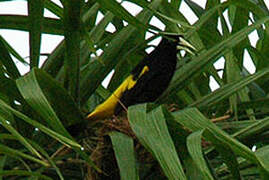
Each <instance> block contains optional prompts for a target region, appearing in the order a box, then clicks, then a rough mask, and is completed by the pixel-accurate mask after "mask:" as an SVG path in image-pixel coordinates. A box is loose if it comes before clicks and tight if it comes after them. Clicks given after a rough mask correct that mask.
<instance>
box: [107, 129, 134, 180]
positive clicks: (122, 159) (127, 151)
mask: <svg viewBox="0 0 269 180" xmlns="http://www.w3.org/2000/svg"><path fill="white" fill-rule="evenodd" d="M109 136H110V138H111V141H112V145H113V149H114V152H115V155H116V159H117V162H118V166H119V169H120V176H121V179H122V180H124V179H129V180H137V179H139V176H138V173H137V170H136V162H135V152H134V142H133V140H132V138H130V137H128V136H126V135H124V134H122V133H119V132H112V133H110V134H109Z"/></svg>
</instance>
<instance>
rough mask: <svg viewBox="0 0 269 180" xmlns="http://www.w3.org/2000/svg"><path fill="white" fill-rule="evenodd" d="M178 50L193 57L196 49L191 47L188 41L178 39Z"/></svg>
mask: <svg viewBox="0 0 269 180" xmlns="http://www.w3.org/2000/svg"><path fill="white" fill-rule="evenodd" d="M177 49H178V50H185V51H186V52H188V53H190V54H192V55H195V52H194V51H196V49H195V47H194V46H193V45H191V44H190V43H189V42H188V41H186V40H185V39H183V38H182V37H180V38H179V45H178V46H177Z"/></svg>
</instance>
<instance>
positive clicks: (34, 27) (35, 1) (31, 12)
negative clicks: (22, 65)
mask: <svg viewBox="0 0 269 180" xmlns="http://www.w3.org/2000/svg"><path fill="white" fill-rule="evenodd" d="M27 5H28V18H29V22H30V23H29V25H30V29H29V35H30V36H29V38H30V41H29V42H30V53H29V54H30V68H31V69H32V68H33V67H38V64H39V54H40V46H41V33H42V32H41V30H42V25H43V13H44V0H29V1H27Z"/></svg>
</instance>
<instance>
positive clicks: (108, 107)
mask: <svg viewBox="0 0 269 180" xmlns="http://www.w3.org/2000/svg"><path fill="white" fill-rule="evenodd" d="M147 71H149V67H148V66H145V67H144V68H143V70H142V71H141V73H140V74H139V77H141V76H142V75H143V74H144V73H145V72H147ZM135 84H136V80H134V79H133V75H130V76H128V77H127V78H126V79H125V80H124V81H123V83H121V85H120V86H119V87H118V88H117V89H116V90H115V91H114V92H113V93H112V94H111V96H110V97H109V98H108V99H107V100H106V101H105V102H103V103H102V104H100V105H99V106H97V107H96V108H95V110H94V111H93V112H92V113H90V114H89V115H88V116H87V119H103V118H106V117H110V116H112V115H113V114H114V110H115V108H116V106H117V104H118V102H119V99H120V98H121V96H122V94H123V92H124V91H126V90H127V89H128V90H129V89H131V88H132V87H134V85H135Z"/></svg>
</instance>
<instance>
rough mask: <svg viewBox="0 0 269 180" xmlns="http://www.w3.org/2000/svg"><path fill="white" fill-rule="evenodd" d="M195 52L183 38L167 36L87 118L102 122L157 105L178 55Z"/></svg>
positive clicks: (170, 77)
mask: <svg viewBox="0 0 269 180" xmlns="http://www.w3.org/2000/svg"><path fill="white" fill-rule="evenodd" d="M188 48H190V49H192V50H195V48H194V47H193V46H192V45H190V44H189V43H188V42H187V41H185V40H184V39H183V38H182V36H180V35H164V36H163V37H162V40H161V42H160V43H159V45H158V46H157V47H156V48H155V49H154V50H153V51H152V52H151V53H150V54H148V55H147V56H146V57H145V58H144V59H143V60H142V61H141V62H140V63H139V64H138V65H137V66H136V67H135V68H134V69H133V70H132V71H131V74H130V75H129V76H128V77H127V78H126V79H125V80H124V81H123V82H122V84H121V85H120V86H119V87H118V88H117V89H116V90H115V91H114V92H113V93H112V94H111V96H110V97H109V98H108V99H107V100H106V101H104V102H103V103H102V104H100V105H99V106H97V107H96V109H95V110H94V111H93V112H92V113H90V114H89V115H88V116H87V119H103V118H106V117H110V116H112V115H118V114H119V113H120V112H121V111H122V110H123V109H124V108H127V107H128V106H131V105H134V104H139V103H145V102H154V101H155V100H156V99H157V98H158V97H159V96H160V95H161V94H162V93H163V92H164V90H165V89H166V88H167V87H168V85H169V83H170V81H171V79H172V77H173V74H174V72H175V68H176V64H177V53H178V51H179V50H180V49H184V50H186V51H188V52H190V53H191V50H190V49H188Z"/></svg>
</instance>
